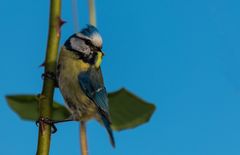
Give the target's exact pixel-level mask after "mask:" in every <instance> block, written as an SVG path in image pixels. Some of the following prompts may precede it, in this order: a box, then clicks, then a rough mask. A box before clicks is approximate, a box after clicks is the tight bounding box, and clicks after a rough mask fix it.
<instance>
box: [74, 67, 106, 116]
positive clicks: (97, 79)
mask: <svg viewBox="0 0 240 155" xmlns="http://www.w3.org/2000/svg"><path fill="white" fill-rule="evenodd" d="M78 80H79V84H80V86H81V88H82V90H83V91H84V93H85V94H86V95H87V96H88V97H89V98H90V99H91V100H92V101H93V102H94V103H95V104H96V106H97V107H98V108H100V110H103V111H104V112H105V113H106V114H107V115H109V107H108V98H107V91H106V88H105V87H104V84H103V80H102V78H101V72H100V71H98V70H96V69H92V70H89V71H87V72H82V73H80V74H79V76H78Z"/></svg>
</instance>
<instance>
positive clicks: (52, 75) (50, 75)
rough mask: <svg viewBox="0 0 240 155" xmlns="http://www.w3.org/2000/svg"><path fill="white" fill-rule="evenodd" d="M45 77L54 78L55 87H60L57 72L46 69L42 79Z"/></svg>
mask: <svg viewBox="0 0 240 155" xmlns="http://www.w3.org/2000/svg"><path fill="white" fill-rule="evenodd" d="M44 77H45V78H48V79H50V80H53V81H54V82H55V87H58V81H57V76H56V74H55V73H53V72H48V71H46V72H45V73H43V74H42V79H43V78H44Z"/></svg>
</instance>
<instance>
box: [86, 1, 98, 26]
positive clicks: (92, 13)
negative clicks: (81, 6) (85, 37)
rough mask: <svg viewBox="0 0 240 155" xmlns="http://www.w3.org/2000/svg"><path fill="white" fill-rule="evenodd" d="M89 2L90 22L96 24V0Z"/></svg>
mask: <svg viewBox="0 0 240 155" xmlns="http://www.w3.org/2000/svg"><path fill="white" fill-rule="evenodd" d="M88 3H89V22H90V24H91V25H94V26H96V24H97V22H96V9H95V1H94V0H88Z"/></svg>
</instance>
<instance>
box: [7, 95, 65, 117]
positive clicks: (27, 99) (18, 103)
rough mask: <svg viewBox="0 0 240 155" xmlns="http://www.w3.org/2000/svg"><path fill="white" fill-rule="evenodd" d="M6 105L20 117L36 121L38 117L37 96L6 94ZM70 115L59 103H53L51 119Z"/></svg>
mask: <svg viewBox="0 0 240 155" xmlns="http://www.w3.org/2000/svg"><path fill="white" fill-rule="evenodd" d="M6 99H7V102H8V105H9V106H10V108H11V109H12V110H13V111H15V112H16V113H17V114H18V115H19V116H20V117H21V118H22V119H25V120H31V121H36V120H38V118H39V107H38V97H37V96H36V95H9V96H6ZM68 116H70V113H69V112H68V110H67V109H66V108H65V107H64V106H62V105H61V104H59V103H56V102H54V103H53V113H52V119H53V120H63V119H65V118H67V117H68Z"/></svg>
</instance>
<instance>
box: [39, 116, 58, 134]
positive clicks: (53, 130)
mask: <svg viewBox="0 0 240 155" xmlns="http://www.w3.org/2000/svg"><path fill="white" fill-rule="evenodd" d="M39 124H40V127H41V130H42V131H43V130H44V124H48V125H50V126H51V133H52V134H54V133H56V132H57V127H56V126H55V121H53V120H51V119H49V118H44V117H40V118H39V120H37V121H36V125H37V126H38V125H39Z"/></svg>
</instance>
